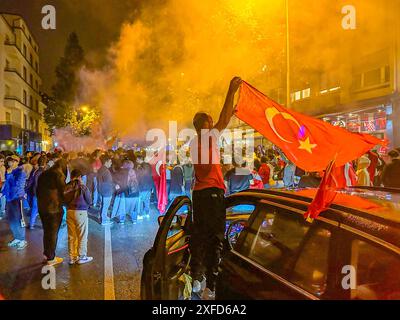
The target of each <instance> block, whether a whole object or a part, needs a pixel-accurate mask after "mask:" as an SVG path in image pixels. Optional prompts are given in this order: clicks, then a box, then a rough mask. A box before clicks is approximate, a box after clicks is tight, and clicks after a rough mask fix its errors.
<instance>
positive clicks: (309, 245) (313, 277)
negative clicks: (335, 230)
mask: <svg viewBox="0 0 400 320" xmlns="http://www.w3.org/2000/svg"><path fill="white" fill-rule="evenodd" d="M315 223H316V222H315ZM330 238H331V232H330V231H329V230H327V229H325V228H322V227H317V226H313V227H312V229H311V230H310V231H309V234H308V235H307V240H306V241H305V244H304V249H303V251H302V252H301V253H300V256H299V258H298V259H297V261H296V264H295V266H294V269H293V271H292V275H291V277H290V280H291V282H293V283H295V284H296V285H298V286H299V287H301V288H303V289H305V290H307V291H308V292H310V293H312V294H314V295H316V296H322V295H323V294H324V293H325V290H326V284H327V275H328V259H329V244H330V242H329V241H330Z"/></svg>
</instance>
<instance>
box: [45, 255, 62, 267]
mask: <svg viewBox="0 0 400 320" xmlns="http://www.w3.org/2000/svg"><path fill="white" fill-rule="evenodd" d="M63 261H64V259H63V258H59V257H55V258H54V259H53V260H47V262H46V264H47V265H48V266H52V267H54V266H56V265H58V264H61V263H63Z"/></svg>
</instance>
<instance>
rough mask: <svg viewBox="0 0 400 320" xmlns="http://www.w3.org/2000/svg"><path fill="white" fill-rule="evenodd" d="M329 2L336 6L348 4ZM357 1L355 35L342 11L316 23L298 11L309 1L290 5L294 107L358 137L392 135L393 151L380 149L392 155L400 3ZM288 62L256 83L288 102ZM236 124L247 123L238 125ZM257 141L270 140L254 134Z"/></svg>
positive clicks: (397, 128)
mask: <svg viewBox="0 0 400 320" xmlns="http://www.w3.org/2000/svg"><path fill="white" fill-rule="evenodd" d="M331 3H332V6H334V7H335V8H336V9H337V8H339V9H340V8H341V4H345V2H343V1H341V0H335V1H332V2H331ZM352 3H353V5H354V7H355V8H356V13H357V16H356V17H357V26H356V28H355V29H350V30H345V29H343V28H342V26H341V19H342V15H341V13H340V11H339V10H337V12H336V14H330V13H329V14H324V12H323V11H321V14H320V16H321V17H322V18H321V19H324V17H327V16H329V17H330V20H327V21H326V22H325V23H324V22H323V21H322V22H321V21H319V22H318V23H317V22H313V21H310V22H309V21H305V20H304V19H303V17H302V15H301V14H298V15H297V14H296V12H298V11H300V10H302V11H304V10H305V8H306V6H305V5H304V4H303V2H301V3H300V2H299V6H302V7H298V8H291V9H292V11H291V15H290V16H291V20H290V28H291V31H290V49H291V50H290V68H289V73H290V77H289V78H290V85H289V86H290V92H291V94H290V100H291V101H290V102H289V107H290V108H291V109H293V110H296V111H298V112H301V113H304V114H308V115H311V116H314V117H318V118H321V119H323V120H324V121H327V122H329V123H331V124H333V125H335V126H341V127H344V128H346V129H348V130H349V131H352V132H360V133H368V134H371V135H375V136H377V137H379V138H386V139H388V140H389V147H388V148H387V149H384V148H381V149H380V151H381V152H382V153H386V152H387V151H388V149H390V148H395V147H400V91H399V88H400V51H399V48H400V21H399V19H398V12H400V1H393V0H382V1H379V2H376V1H362V0H354V1H353V2H352ZM321 10H323V9H321ZM297 16H299V18H297ZM316 16H318V15H316ZM316 25H319V27H316ZM285 62H286V61H284V59H282V63H281V64H279V63H277V64H275V66H272V67H271V74H268V75H266V76H265V79H263V80H259V79H256V83H257V82H258V84H257V87H258V88H259V89H260V90H261V91H262V92H264V93H266V94H267V95H268V96H269V97H270V98H272V99H274V100H275V101H277V102H279V103H281V104H283V105H288V103H287V101H286V94H285V92H286V78H285V77H284V76H282V71H283V72H284V73H285V72H286V64H285ZM231 127H242V128H243V127H245V126H244V124H243V123H241V122H240V121H238V120H234V121H232V123H231ZM257 144H264V145H268V144H269V143H268V141H266V139H264V138H262V137H261V136H260V135H257V134H256V145H257Z"/></svg>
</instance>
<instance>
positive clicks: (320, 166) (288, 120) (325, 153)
mask: <svg viewBox="0 0 400 320" xmlns="http://www.w3.org/2000/svg"><path fill="white" fill-rule="evenodd" d="M235 114H236V116H237V117H238V118H239V119H240V120H242V121H244V122H245V123H247V124H248V125H249V126H251V127H253V128H254V129H255V130H257V131H258V132H260V133H261V134H262V135H263V136H265V137H266V138H267V139H268V140H270V141H271V142H272V143H274V144H275V145H277V146H278V147H279V148H281V149H282V151H283V152H284V153H285V155H286V156H287V157H288V159H289V160H290V161H292V162H293V163H294V164H296V166H298V167H300V168H301V169H303V170H305V171H322V170H325V169H326V167H327V166H328V164H329V163H330V161H332V159H334V158H335V156H336V163H335V165H336V166H337V167H341V166H343V165H345V164H346V163H348V162H350V161H352V160H354V159H357V158H360V157H361V156H362V155H363V154H365V153H366V152H368V151H369V150H371V149H372V148H373V147H374V146H375V145H378V144H381V145H386V144H387V142H386V141H382V140H380V139H378V138H376V137H374V136H371V135H368V134H361V133H353V132H350V131H347V130H346V129H343V128H339V127H334V126H332V125H331V124H330V123H327V122H324V121H322V120H319V119H316V118H313V117H310V116H306V115H304V114H301V113H298V112H295V111H293V110H289V109H287V108H284V107H283V106H281V105H280V104H278V103H277V102H275V101H273V100H272V99H270V98H268V97H267V96H265V95H264V94H262V93H261V92H260V91H258V90H257V89H255V88H253V87H252V86H251V85H249V84H248V83H246V82H243V83H242V85H241V88H240V96H239V101H238V104H237V106H236V110H235Z"/></svg>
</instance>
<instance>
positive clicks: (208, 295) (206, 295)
mask: <svg viewBox="0 0 400 320" xmlns="http://www.w3.org/2000/svg"><path fill="white" fill-rule="evenodd" d="M201 300H215V291H211V290H210V289H209V288H206V289H205V290H204V291H203V294H202V295H201Z"/></svg>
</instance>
